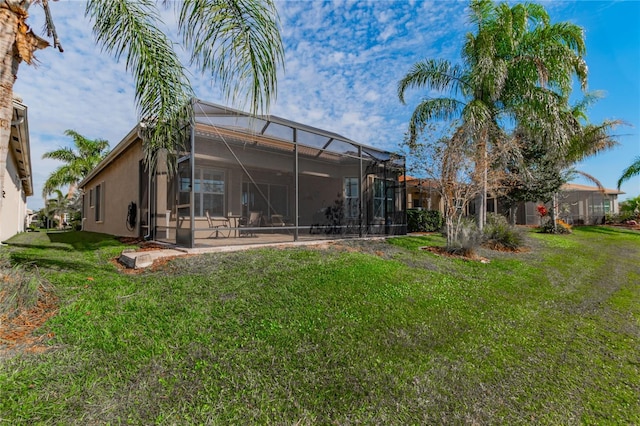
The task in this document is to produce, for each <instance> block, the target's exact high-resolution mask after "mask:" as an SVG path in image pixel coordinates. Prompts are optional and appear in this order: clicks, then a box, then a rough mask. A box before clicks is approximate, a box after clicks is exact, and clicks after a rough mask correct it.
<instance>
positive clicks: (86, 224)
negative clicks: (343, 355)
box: [80, 100, 406, 247]
mask: <svg viewBox="0 0 640 426" xmlns="http://www.w3.org/2000/svg"><path fill="white" fill-rule="evenodd" d="M191 108H193V121H192V123H191V124H189V125H188V126H186V128H185V132H184V135H185V137H184V140H183V141H182V148H181V149H180V150H179V152H176V153H172V154H175V155H176V158H177V170H176V171H175V172H171V171H170V170H167V169H166V166H165V165H164V161H162V156H163V153H159V157H160V158H161V160H160V161H158V163H157V164H155V165H153V167H151V168H146V166H145V164H144V162H143V158H144V152H143V147H142V140H141V137H140V131H141V127H140V126H137V127H135V128H134V129H132V130H131V132H129V134H128V135H127V136H126V137H125V138H124V139H123V140H122V141H121V142H120V143H119V144H118V145H117V146H116V147H115V148H114V149H113V150H112V151H111V152H110V153H109V154H108V155H107V157H106V158H105V159H104V160H103V161H102V162H101V163H100V164H99V165H98V166H97V167H96V168H95V169H94V170H93V171H92V172H91V173H90V174H89V175H88V176H87V177H86V178H85V179H84V180H83V181H82V182H81V183H80V188H81V189H82V191H83V194H84V198H83V229H84V230H87V231H95V232H103V233H108V234H113V235H118V236H130V237H145V238H152V239H154V240H158V241H164V242H169V243H173V244H177V245H179V246H184V247H197V246H211V245H218V246H227V245H235V244H248V243H269V242H280V241H297V240H304V239H318V238H343V237H349V236H362V235H370V234H381V235H390V234H403V233H406V211H405V185H404V183H403V182H401V181H400V179H399V178H400V176H402V174H403V173H404V158H403V157H401V156H398V155H395V154H393V153H390V152H387V151H383V150H379V149H376V148H372V147H369V146H365V145H362V144H359V143H357V142H354V141H352V140H350V139H347V138H345V137H344V136H341V135H339V134H336V133H333V132H329V131H326V130H322V129H318V128H314V127H310V126H306V125H304V124H300V123H296V122H293V121H290V120H287V119H284V118H280V117H275V116H252V115H249V114H246V113H244V112H241V111H238V110H234V109H231V108H227V107H224V106H220V105H216V104H212V103H207V102H203V101H200V100H193V101H192V103H191ZM165 154H166V153H165Z"/></svg>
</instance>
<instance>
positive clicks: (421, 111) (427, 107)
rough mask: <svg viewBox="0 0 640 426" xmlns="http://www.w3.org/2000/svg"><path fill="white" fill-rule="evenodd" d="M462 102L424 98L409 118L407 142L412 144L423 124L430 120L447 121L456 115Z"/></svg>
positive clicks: (458, 113) (460, 109)
mask: <svg viewBox="0 0 640 426" xmlns="http://www.w3.org/2000/svg"><path fill="white" fill-rule="evenodd" d="M463 108H464V104H463V103H462V102H460V101H458V100H456V99H452V98H436V99H425V100H423V101H422V102H420V103H419V104H418V106H417V107H416V109H415V110H414V111H413V114H412V115H411V119H410V120H409V144H410V145H411V144H414V143H415V142H416V139H417V137H418V135H419V134H420V133H421V131H422V129H423V128H424V126H425V125H426V124H427V123H428V122H430V121H432V120H443V121H449V120H453V119H454V118H456V117H458V116H459V115H460V113H461V111H462V109H463Z"/></svg>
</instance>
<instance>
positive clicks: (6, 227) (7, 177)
mask: <svg viewBox="0 0 640 426" xmlns="http://www.w3.org/2000/svg"><path fill="white" fill-rule="evenodd" d="M5 152H6V155H7V158H6V165H7V168H6V170H2V171H0V172H2V173H4V188H2V189H1V190H2V193H0V196H1V197H2V199H0V241H5V240H7V239H9V238H11V237H13V236H14V235H15V234H17V233H19V232H23V231H24V230H25V220H26V217H27V197H26V195H25V193H24V191H23V189H22V181H21V180H20V177H19V175H18V169H17V166H16V165H17V163H16V159H15V158H14V156H13V155H12V154H11V151H5Z"/></svg>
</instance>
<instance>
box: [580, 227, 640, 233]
mask: <svg viewBox="0 0 640 426" xmlns="http://www.w3.org/2000/svg"><path fill="white" fill-rule="evenodd" d="M575 229H577V230H579V231H580V232H589V233H593V234H607V235H615V234H627V235H640V232H639V231H635V230H633V229H627V228H619V227H611V226H579V227H576V228H575Z"/></svg>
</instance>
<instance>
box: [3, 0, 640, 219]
mask: <svg viewBox="0 0 640 426" xmlns="http://www.w3.org/2000/svg"><path fill="white" fill-rule="evenodd" d="M49 4H50V7H51V13H52V15H53V20H54V23H55V26H56V29H57V30H58V35H59V38H60V40H61V42H62V46H63V47H64V53H60V52H58V50H56V49H53V47H50V48H47V49H45V50H41V51H39V52H37V54H36V57H37V64H35V65H34V66H28V65H26V64H24V63H23V64H21V66H20V68H19V71H18V79H17V80H16V83H15V86H14V94H16V95H18V96H19V97H21V98H22V100H23V103H24V104H25V105H27V106H28V120H29V133H30V142H31V161H32V169H33V183H34V195H33V196H32V197H29V198H28V207H29V208H31V209H33V210H38V209H40V208H42V207H43V205H44V201H43V199H42V196H41V193H42V186H43V184H44V182H45V180H46V179H47V177H48V176H49V175H50V174H51V172H52V171H53V170H55V168H57V167H59V166H60V165H61V163H59V162H57V161H55V160H49V159H46V160H45V159H42V155H43V153H45V152H48V151H52V150H55V149H58V148H61V147H65V146H70V147H71V146H73V141H72V140H71V138H69V137H67V136H65V135H64V131H65V130H66V129H73V130H75V131H77V132H79V133H80V134H82V135H84V136H86V137H89V138H92V139H96V138H101V139H107V140H108V141H109V142H110V146H111V148H113V147H115V146H116V145H117V144H118V143H119V142H120V141H121V140H122V139H123V138H124V137H125V135H126V134H127V133H128V132H129V131H130V130H131V129H132V128H133V127H134V126H135V125H136V122H137V117H136V107H135V100H134V88H133V80H132V78H131V77H130V76H129V73H128V72H127V71H126V69H125V66H124V63H122V62H121V63H118V62H116V61H115V60H114V59H113V58H111V57H110V56H109V55H108V54H106V53H104V52H102V51H101V49H100V48H99V47H97V46H96V44H95V41H94V37H93V35H92V33H91V23H90V22H89V21H88V20H87V19H86V18H85V17H84V8H85V2H84V1H80V0H60V1H57V2H50V3H49ZM542 4H543V5H544V6H545V8H546V10H547V11H548V12H549V14H550V16H551V20H552V22H560V21H569V22H572V23H574V24H577V25H579V26H581V27H582V28H584V30H585V38H586V46H587V54H586V62H587V65H588V67H589V83H588V84H589V85H588V89H587V90H588V91H595V90H599V91H603V92H604V94H605V97H604V98H603V99H601V100H600V101H599V102H597V103H596V104H595V105H593V106H592V107H591V109H590V110H589V119H590V121H591V123H594V124H597V123H600V122H602V120H605V119H615V120H621V121H623V122H625V123H626V125H625V126H623V127H619V128H618V129H616V131H615V132H614V134H615V135H617V140H618V142H619V146H618V147H616V148H614V149H612V150H611V151H608V152H605V153H601V154H599V155H597V156H595V157H592V158H590V159H588V160H586V161H584V162H583V163H580V164H578V165H577V168H578V169H579V170H581V171H583V172H586V173H589V174H591V175H593V176H594V177H596V178H597V179H598V180H600V181H601V182H602V184H603V185H604V186H605V187H607V188H615V187H616V184H617V180H618V178H619V177H620V175H621V173H622V170H623V169H624V168H626V167H628V166H629V165H630V164H631V163H632V162H633V160H634V159H635V158H636V157H638V156H640V1H604V2H603V1H586V0H582V1H568V0H566V1H565V0H563V1H544V2H542ZM467 5H468V3H467V2H461V1H443V0H440V1H419V0H409V1H401V0H398V1H388V0H378V1H370V2H364V1H355V2H354V1H343V0H334V1H321V0H312V1H304V0H298V1H277V2H276V6H277V9H278V13H279V17H280V24H281V35H282V38H283V42H284V50H285V64H284V69H283V70H280V72H279V75H278V93H277V99H276V100H275V102H273V103H272V106H271V110H270V113H271V114H273V115H276V116H280V117H283V118H287V119H290V120H293V121H297V122H300V123H303V124H307V125H310V126H314V127H318V128H321V129H325V130H328V131H332V132H336V133H339V134H342V135H343V136H346V137H348V138H350V139H353V140H355V141H357V142H360V143H362V144H365V145H370V146H374V147H377V148H381V149H387V150H390V151H399V150H400V148H399V145H400V144H401V143H402V140H403V136H404V134H405V132H406V130H407V125H408V124H407V123H408V120H409V118H410V117H411V113H412V112H413V110H414V108H415V106H416V105H417V104H418V102H419V101H420V100H421V99H422V98H424V97H425V96H437V93H426V92H424V91H418V90H412V91H410V92H407V96H406V104H405V105H403V104H402V103H400V101H399V100H398V96H397V84H398V81H399V80H400V79H402V78H403V77H404V75H406V73H407V72H408V71H409V69H410V68H411V66H412V65H413V64H414V63H416V62H418V61H421V60H424V59H441V58H442V59H447V60H450V61H451V62H453V63H459V62H460V49H461V47H462V45H463V43H464V39H465V34H466V33H467V32H469V31H472V30H473V28H472V27H471V26H470V24H469V23H468V19H467V17H468V10H467ZM29 13H30V17H29V18H28V20H27V23H28V24H29V25H30V26H31V27H32V28H33V29H34V31H35V32H36V33H40V32H41V29H42V28H43V26H44V14H43V12H42V9H41V7H40V6H39V5H34V6H32V7H31V8H30V9H29ZM163 18H164V20H165V23H166V25H167V31H168V33H172V31H173V30H174V29H175V19H174V16H173V12H172V8H170V9H169V10H166V11H164V12H163ZM190 80H191V83H192V85H193V87H194V90H195V93H196V96H197V97H198V98H200V99H202V100H205V101H209V102H214V103H219V104H224V105H229V106H234V107H237V105H232V104H230V103H229V102H228V101H227V100H225V99H224V98H223V97H222V95H221V93H220V91H219V90H217V86H216V81H215V80H212V78H211V76H206V75H204V76H203V75H201V74H199V73H198V72H196V71H191V74H190ZM575 182H576V183H586V184H589V182H587V181H580V180H576V181H575ZM621 189H622V191H624V192H625V193H626V194H624V195H621V196H620V197H619V200H624V199H625V198H630V197H636V196H638V195H640V176H637V177H635V178H633V179H631V180H629V181H628V182H627V183H626V184H624V185H623V186H622V188H621Z"/></svg>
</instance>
